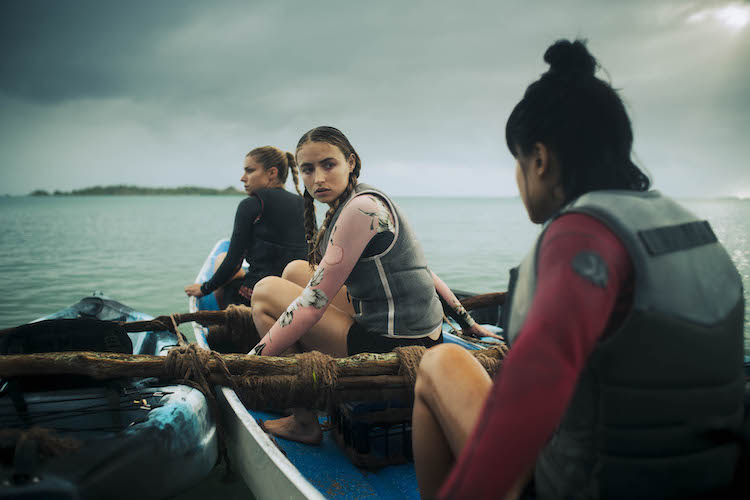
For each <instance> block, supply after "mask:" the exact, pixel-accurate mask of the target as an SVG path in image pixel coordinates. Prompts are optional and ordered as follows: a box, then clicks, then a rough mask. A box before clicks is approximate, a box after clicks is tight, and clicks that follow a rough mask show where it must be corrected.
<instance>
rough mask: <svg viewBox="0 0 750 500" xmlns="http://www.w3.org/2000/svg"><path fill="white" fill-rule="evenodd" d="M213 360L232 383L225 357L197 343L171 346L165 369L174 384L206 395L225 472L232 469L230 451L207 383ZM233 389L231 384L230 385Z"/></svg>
mask: <svg viewBox="0 0 750 500" xmlns="http://www.w3.org/2000/svg"><path fill="white" fill-rule="evenodd" d="M212 359H213V360H214V361H215V362H216V364H217V366H218V367H219V371H220V372H221V374H222V375H223V376H224V378H225V379H226V380H227V381H229V382H230V383H233V378H232V374H231V373H230V372H229V368H227V365H226V363H225V362H224V359H223V358H222V357H221V354H219V353H218V352H216V351H209V350H208V349H201V348H200V347H198V345H197V344H184V345H180V346H176V347H173V348H172V349H170V350H169V352H168V353H167V359H166V361H165V365H164V368H165V371H166V373H167V377H168V378H170V379H175V381H176V382H177V383H180V384H185V385H189V386H190V387H192V388H194V389H197V390H199V391H201V392H202V393H203V395H204V396H205V397H206V402H207V403H208V406H209V409H210V410H211V415H212V416H213V418H214V423H215V425H216V434H217V437H218V440H219V457H220V459H221V460H223V461H224V463H226V464H227V473H229V472H230V470H231V464H230V462H229V454H228V453H227V443H226V432H225V430H224V425H223V424H222V423H221V422H222V420H221V417H220V415H219V404H218V402H217V401H216V395H215V394H214V390H213V387H214V384H212V383H211V382H209V380H208V378H209V376H210V375H211V370H209V368H208V363H209V360H212ZM233 388H234V387H233Z"/></svg>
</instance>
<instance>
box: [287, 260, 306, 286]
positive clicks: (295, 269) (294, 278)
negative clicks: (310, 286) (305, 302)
mask: <svg viewBox="0 0 750 500" xmlns="http://www.w3.org/2000/svg"><path fill="white" fill-rule="evenodd" d="M310 275H311V270H310V263H309V262H307V261H306V260H293V261H291V262H290V263H289V264H287V265H286V267H284V271H283V272H282V273H281V277H282V278H284V279H285V280H287V281H291V282H292V283H297V284H298V285H299V284H300V283H299V281H300V280H301V281H303V282H304V283H302V284H301V285H300V286H304V285H305V284H307V282H308V280H309V277H310Z"/></svg>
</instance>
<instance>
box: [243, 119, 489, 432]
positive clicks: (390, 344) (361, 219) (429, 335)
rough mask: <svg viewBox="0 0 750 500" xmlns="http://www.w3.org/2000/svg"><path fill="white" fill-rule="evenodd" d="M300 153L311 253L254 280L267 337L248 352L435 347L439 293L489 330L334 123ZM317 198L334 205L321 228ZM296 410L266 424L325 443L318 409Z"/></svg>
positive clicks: (472, 326) (471, 328)
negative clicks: (363, 176)
mask: <svg viewBox="0 0 750 500" xmlns="http://www.w3.org/2000/svg"><path fill="white" fill-rule="evenodd" d="M296 154H297V162H298V163H299V168H300V173H301V176H302V180H303V182H304V184H305V194H304V198H305V229H306V234H307V236H308V241H309V242H310V252H309V256H308V257H309V260H308V262H294V263H292V264H290V266H289V267H288V268H287V270H285V272H284V277H285V278H288V279H281V278H273V277H269V278H265V279H263V280H262V281H260V282H259V283H258V284H257V285H256V287H255V292H254V293H253V298H252V308H253V321H254V323H255V326H256V327H257V329H258V332H259V334H260V335H261V337H262V338H261V340H260V342H259V343H258V345H257V346H255V348H253V350H252V351H251V352H250V354H258V355H261V354H262V355H272V356H276V355H279V354H281V353H283V352H293V351H294V352H299V351H312V350H316V351H321V352H324V353H327V354H330V355H332V356H337V357H344V356H348V355H352V354H356V353H360V352H376V353H377V352H389V351H391V350H393V349H394V348H396V347H399V346H408V345H423V346H426V347H431V346H434V345H437V344H440V343H441V342H442V340H443V338H442V318H443V307H441V299H442V300H443V301H444V302H445V303H446V304H448V305H449V310H450V311H451V312H452V313H453V315H455V316H457V317H459V318H461V321H463V324H464V325H465V331H466V332H467V333H468V334H472V335H476V336H492V334H491V333H490V332H489V331H487V330H486V329H485V328H483V327H481V326H480V325H478V324H477V323H475V322H474V321H473V319H472V318H471V316H469V315H468V314H467V313H466V311H465V310H464V309H463V307H461V305H460V303H459V301H458V299H456V297H455V295H453V293H452V292H451V291H450V289H449V288H448V287H447V286H445V284H444V283H443V282H442V281H441V280H440V279H439V278H438V277H437V276H435V274H434V273H432V272H431V271H430V270H429V269H428V268H427V263H426V262H425V258H424V255H423V254H422V249H421V247H420V245H419V242H418V241H417V239H416V236H415V235H414V232H413V231H412V229H411V227H409V224H408V222H407V221H406V218H405V217H404V215H403V213H402V212H401V211H400V210H399V208H398V207H397V206H396V205H395V204H394V203H393V202H392V201H391V199H390V198H389V197H388V196H387V195H386V194H385V193H383V192H382V191H380V190H378V189H376V188H374V187H372V186H368V185H366V184H361V183H358V182H357V179H358V177H359V174H360V170H361V168H362V165H361V162H360V158H359V155H358V154H357V152H356V151H355V150H354V148H353V147H352V145H351V144H350V143H349V140H348V139H347V138H346V136H344V134H343V133H341V132H340V131H339V130H337V129H335V128H333V127H317V128H315V129H313V130H310V131H309V132H307V133H306V134H305V135H304V136H302V138H301V139H300V140H299V143H298V144H297V153H296ZM313 199H315V200H317V201H320V202H322V203H326V204H328V205H329V207H330V208H329V210H328V212H327V213H326V216H325V220H324V221H323V224H322V226H321V228H320V230H319V231H318V232H317V234H316V233H315V212H314V205H313ZM321 255H322V259H320V256H321ZM316 265H317V267H316V268H314V267H312V266H316ZM313 270H314V272H313ZM344 285H346V286H344ZM436 290H437V292H438V293H439V295H440V298H438V293H436ZM264 335H265V336H264ZM295 415H296V418H294V417H289V418H286V419H280V420H276V421H269V422H266V429H267V430H269V431H270V432H272V433H274V434H277V435H280V436H282V437H286V438H289V439H296V440H300V441H306V442H316V441H319V440H320V436H321V435H320V428H319V427H318V425H317V418H316V417H315V415H314V414H313V413H312V412H303V411H301V410H298V411H297V412H296V414H295Z"/></svg>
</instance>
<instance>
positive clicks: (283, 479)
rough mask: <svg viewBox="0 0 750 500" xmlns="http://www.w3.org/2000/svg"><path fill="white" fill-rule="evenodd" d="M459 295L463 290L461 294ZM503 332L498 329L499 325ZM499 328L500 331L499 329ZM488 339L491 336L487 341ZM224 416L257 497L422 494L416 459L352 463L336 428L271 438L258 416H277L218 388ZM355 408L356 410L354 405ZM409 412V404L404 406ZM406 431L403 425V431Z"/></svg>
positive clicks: (202, 302)
mask: <svg viewBox="0 0 750 500" xmlns="http://www.w3.org/2000/svg"><path fill="white" fill-rule="evenodd" d="M228 246H229V240H221V241H219V242H218V243H217V244H216V246H215V247H214V249H213V250H212V251H211V253H210V254H209V256H208V258H207V259H206V261H205V262H204V264H203V267H202V268H201V270H200V272H199V273H198V276H197V278H196V283H202V282H204V281H206V280H207V279H208V278H210V277H211V275H212V274H213V269H214V261H215V259H216V256H217V255H218V254H220V253H222V252H226V251H227V248H228ZM458 295H459V298H462V297H461V296H460V293H459V294H458ZM189 308H190V312H196V311H199V310H215V309H217V308H218V306H217V304H216V300H215V298H214V297H213V294H212V295H208V296H206V297H201V298H200V299H198V300H196V299H195V298H191V300H190V306H189ZM472 314H473V315H474V317H475V319H477V321H479V322H481V323H484V324H491V325H495V324H498V319H499V318H498V308H497V307H494V308H488V309H487V310H480V311H476V310H473V311H472ZM193 326H194V330H195V338H196V341H197V343H198V344H199V345H201V346H202V347H205V348H208V343H207V341H206V338H207V333H208V332H207V330H206V329H205V328H204V327H203V326H201V325H199V324H197V323H193ZM450 329H451V327H450V325H447V324H446V325H444V329H443V331H444V335H445V338H446V341H448V342H454V343H457V344H460V345H462V346H464V347H465V348H467V349H481V348H482V345H481V344H480V343H474V342H468V341H466V340H464V339H461V338H459V337H457V336H455V335H453V334H451V333H450ZM498 330H499V329H498ZM496 331H497V330H496ZM486 340H490V339H486ZM217 399H218V400H219V404H220V412H221V418H222V420H223V424H224V425H225V429H226V434H227V445H228V449H229V455H230V458H231V460H232V467H233V469H234V470H235V471H238V472H239V473H240V474H241V475H242V477H243V479H244V481H245V483H246V484H247V485H248V487H249V488H250V490H251V491H252V492H253V493H254V494H255V496H256V497H257V498H259V499H265V498H290V499H292V498H310V499H320V498H364V497H368V498H414V499H417V498H419V492H418V489H417V481H416V476H415V472H414V464H413V462H408V461H407V462H406V463H401V464H397V465H388V466H384V467H379V468H377V469H375V468H371V467H357V466H355V465H353V464H352V462H351V460H350V458H349V457H348V456H347V453H345V451H343V450H342V448H341V447H340V446H339V445H338V444H337V443H336V442H335V439H334V437H333V436H332V434H333V431H330V432H325V433H324V438H323V442H322V444H321V445H319V446H313V445H306V444H301V443H297V442H293V441H288V440H285V439H280V438H275V439H274V440H272V439H271V437H269V436H268V435H267V434H266V433H265V432H264V431H263V429H262V428H261V427H260V425H259V424H258V422H257V420H258V419H260V420H266V419H273V418H278V416H279V415H276V414H271V413H266V412H261V411H253V410H251V411H248V410H247V409H246V408H245V407H244V406H243V404H242V402H241V401H240V399H239V398H238V396H237V394H236V393H235V392H234V391H233V390H232V389H230V388H227V387H220V388H218V390H217ZM350 409H352V408H350ZM353 409H354V410H355V411H356V408H353ZM404 410H405V411H407V412H408V411H409V410H408V408H406V409H404ZM394 429H395V430H394V433H395V434H390V435H389V434H388V433H389V432H390V430H386V431H384V432H385V434H386V436H385V439H384V440H383V441H382V442H385V443H386V444H385V446H386V449H387V447H388V444H387V443H388V442H389V441H390V442H392V441H393V439H394V438H395V439H396V441H399V440H400V441H404V440H405V439H409V442H408V443H405V444H406V447H407V448H409V451H410V446H411V443H410V438H407V435H406V434H401V435H399V434H398V433H399V429H398V426H394ZM403 430H404V429H401V431H403Z"/></svg>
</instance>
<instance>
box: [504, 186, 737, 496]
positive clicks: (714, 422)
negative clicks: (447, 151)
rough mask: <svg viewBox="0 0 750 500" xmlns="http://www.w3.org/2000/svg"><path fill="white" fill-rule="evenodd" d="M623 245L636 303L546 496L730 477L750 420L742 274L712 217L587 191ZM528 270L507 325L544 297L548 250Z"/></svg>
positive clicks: (645, 489) (604, 358) (543, 463)
mask: <svg viewBox="0 0 750 500" xmlns="http://www.w3.org/2000/svg"><path fill="white" fill-rule="evenodd" d="M566 213H584V214H587V215H590V216H592V217H594V218H596V219H597V220H599V221H601V222H602V223H604V224H605V225H606V226H607V227H608V228H609V229H610V230H611V231H612V232H614V234H615V235H617V236H618V238H619V239H620V241H622V243H623V244H624V246H625V248H626V250H627V252H628V254H629V256H630V258H631V259H632V262H633V266H634V272H635V289H634V296H633V306H632V310H631V312H630V313H629V315H628V317H627V318H626V319H625V320H624V322H623V324H622V326H621V327H620V328H619V329H618V330H617V331H616V332H613V333H611V334H610V335H608V336H606V337H605V338H603V339H602V340H601V341H600V342H599V343H598V345H597V347H596V348H595V349H594V351H593V353H592V354H591V356H590V358H589V360H588V361H587V365H586V367H585V368H584V370H583V372H582V373H581V375H580V379H579V381H578V383H577V386H576V390H575V393H574V395H573V397H572V399H571V402H570V405H569V407H568V409H567V411H566V413H565V415H564V417H563V419H562V421H561V423H560V425H559V427H558V429H557V431H556V432H555V434H554V435H553V437H552V438H551V440H550V442H549V443H548V444H547V446H546V447H545V449H544V450H543V452H542V453H541V455H540V457H539V459H538V461H537V465H536V471H535V487H536V493H537V496H538V497H539V498H576V499H577V498H585V499H590V498H604V499H617V498H639V499H643V498H684V497H691V496H695V495H700V494H706V493H709V492H711V491H714V490H716V489H718V488H722V487H725V486H727V485H729V484H730V483H731V482H732V479H733V475H734V472H735V468H736V464H737V461H738V456H739V454H740V446H739V440H738V435H739V434H740V431H741V427H742V422H743V417H744V406H743V396H744V385H745V379H744V374H743V359H744V357H743V322H744V306H745V302H744V298H743V290H742V281H741V279H740V276H739V274H738V272H737V270H736V268H735V266H734V264H733V263H732V261H731V259H730V257H729V255H728V254H727V252H726V250H725V249H724V248H723V247H722V245H721V244H720V243H719V242H718V241H717V239H716V236H715V235H714V233H713V231H712V229H711V227H710V225H709V224H708V222H707V221H703V220H699V219H697V218H696V217H695V216H694V215H692V214H691V213H690V212H688V211H687V210H685V209H684V208H683V207H681V206H680V205H678V204H677V203H675V202H674V201H672V200H670V199H669V198H665V197H663V196H662V195H661V194H659V193H658V192H656V191H649V192H634V191H597V192H590V193H587V194H585V195H583V196H581V197H580V198H578V199H577V200H576V201H575V202H573V203H572V204H571V205H569V206H567V207H565V208H564V209H563V210H562V211H561V212H560V214H558V216H559V215H563V214H566ZM543 237H544V233H542V235H541V236H540V237H539V239H538V240H537V243H536V245H535V246H534V248H533V249H532V251H531V253H530V254H529V256H528V257H527V258H526V259H525V260H524V261H523V262H522V264H521V266H520V267H519V269H518V275H517V279H515V284H514V286H512V291H511V295H512V297H511V301H510V316H509V318H508V323H507V329H506V333H507V335H508V338H509V340H510V342H511V343H512V342H513V340H515V339H516V338H517V337H518V335H522V328H523V324H524V321H525V319H526V315H527V313H528V311H529V309H530V307H531V303H532V301H533V300H534V294H535V288H536V266H537V258H538V248H539V246H540V242H541V241H542V238H543Z"/></svg>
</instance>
